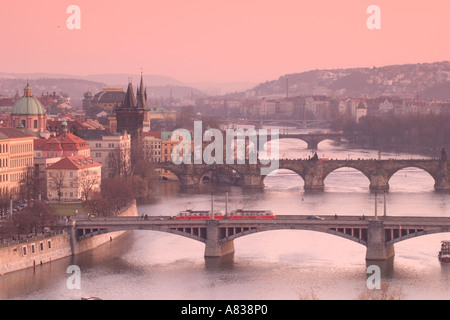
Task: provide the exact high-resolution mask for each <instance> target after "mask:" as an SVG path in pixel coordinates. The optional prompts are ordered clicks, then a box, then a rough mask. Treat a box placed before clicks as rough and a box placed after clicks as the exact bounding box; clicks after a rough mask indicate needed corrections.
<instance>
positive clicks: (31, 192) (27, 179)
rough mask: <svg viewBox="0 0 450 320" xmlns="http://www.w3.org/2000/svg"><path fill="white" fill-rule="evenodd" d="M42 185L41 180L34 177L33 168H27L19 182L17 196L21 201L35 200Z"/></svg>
mask: <svg viewBox="0 0 450 320" xmlns="http://www.w3.org/2000/svg"><path fill="white" fill-rule="evenodd" d="M41 185H42V180H41V179H39V177H38V176H37V175H36V173H35V171H34V167H33V166H29V167H27V170H26V171H25V173H24V174H23V176H22V179H20V180H19V194H20V197H21V198H22V199H27V200H28V202H30V200H31V199H33V198H37V197H38V195H39V192H40V190H41V189H42V188H41Z"/></svg>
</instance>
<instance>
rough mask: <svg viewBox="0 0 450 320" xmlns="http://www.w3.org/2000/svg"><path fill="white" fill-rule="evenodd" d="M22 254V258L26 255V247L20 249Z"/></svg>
mask: <svg viewBox="0 0 450 320" xmlns="http://www.w3.org/2000/svg"><path fill="white" fill-rule="evenodd" d="M22 253H23V255H24V256H26V255H27V247H26V246H23V247H22Z"/></svg>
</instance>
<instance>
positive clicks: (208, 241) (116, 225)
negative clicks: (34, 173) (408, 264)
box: [59, 215, 450, 260]
mask: <svg viewBox="0 0 450 320" xmlns="http://www.w3.org/2000/svg"><path fill="white" fill-rule="evenodd" d="M320 218H321V219H323V220H312V219H309V218H308V216H305V215H277V216H276V218H275V219H227V218H224V219H220V220H218V219H209V220H200V219H195V220H194V219H193V220H178V219H175V218H173V217H170V216H160V217H152V216H151V217H148V219H143V218H142V217H117V216H116V217H99V218H76V219H73V220H67V221H59V224H60V226H63V227H65V228H66V230H68V232H69V234H70V235H71V237H72V239H73V240H75V241H79V240H80V239H83V238H85V237H90V236H93V235H96V234H102V233H108V232H114V231H122V230H151V231H160V232H167V233H171V234H175V235H179V236H183V237H187V238H190V239H193V240H197V241H200V242H202V243H204V244H205V256H206V257H220V256H223V255H226V254H229V253H232V252H234V242H233V241H234V239H237V238H239V237H242V236H246V235H250V234H254V233H258V232H264V231H272V230H309V231H317V232H324V233H328V234H331V235H335V236H339V237H342V238H345V239H348V240H351V241H354V242H357V243H359V244H362V245H364V246H366V247H367V251H366V259H367V260H386V259H388V258H390V257H392V256H394V244H395V243H397V242H400V241H403V240H407V239H410V238H413V237H418V236H423V235H427V234H433V233H441V232H450V217H415V216H414V217H410V216H392V217H391V216H381V217H374V216H372V217H361V216H338V217H335V216H329V215H324V216H321V217H320Z"/></svg>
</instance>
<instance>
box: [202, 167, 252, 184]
mask: <svg viewBox="0 0 450 320" xmlns="http://www.w3.org/2000/svg"><path fill="white" fill-rule="evenodd" d="M236 169H237V170H236ZM208 174H211V175H212V177H211V178H214V175H216V178H218V176H217V175H222V174H223V175H226V178H224V179H226V180H227V181H223V182H226V183H230V184H234V185H237V184H242V183H243V181H244V175H243V174H242V172H240V170H239V168H236V166H234V165H214V164H212V165H208V166H205V167H204V168H203V169H201V170H200V171H199V173H198V179H199V180H198V183H199V184H201V183H203V182H204V179H205V177H206V176H207V175H208ZM219 182H220V181H219Z"/></svg>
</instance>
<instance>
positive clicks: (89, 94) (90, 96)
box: [83, 91, 94, 99]
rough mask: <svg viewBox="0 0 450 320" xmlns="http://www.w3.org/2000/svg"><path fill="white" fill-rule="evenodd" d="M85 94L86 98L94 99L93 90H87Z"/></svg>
mask: <svg viewBox="0 0 450 320" xmlns="http://www.w3.org/2000/svg"><path fill="white" fill-rule="evenodd" d="M83 96H84V98H85V99H92V97H93V96H94V94H93V93H92V92H90V91H86V92H85V93H84V95H83Z"/></svg>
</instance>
